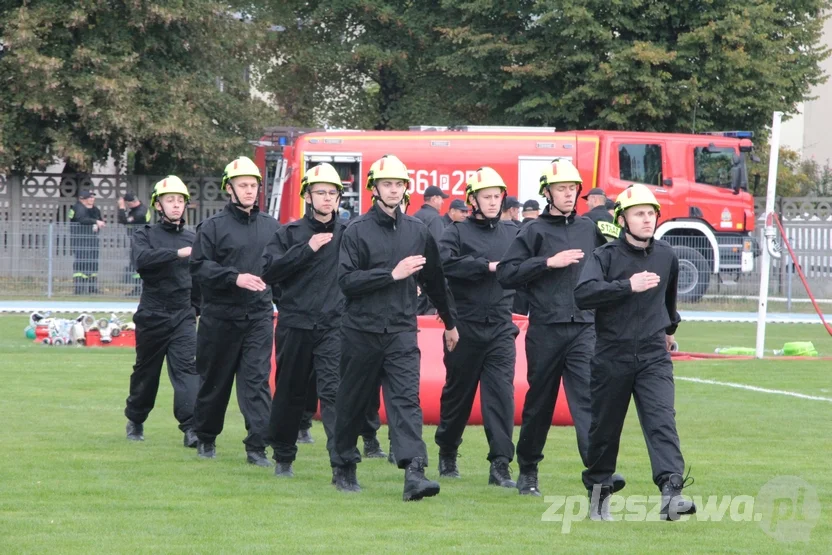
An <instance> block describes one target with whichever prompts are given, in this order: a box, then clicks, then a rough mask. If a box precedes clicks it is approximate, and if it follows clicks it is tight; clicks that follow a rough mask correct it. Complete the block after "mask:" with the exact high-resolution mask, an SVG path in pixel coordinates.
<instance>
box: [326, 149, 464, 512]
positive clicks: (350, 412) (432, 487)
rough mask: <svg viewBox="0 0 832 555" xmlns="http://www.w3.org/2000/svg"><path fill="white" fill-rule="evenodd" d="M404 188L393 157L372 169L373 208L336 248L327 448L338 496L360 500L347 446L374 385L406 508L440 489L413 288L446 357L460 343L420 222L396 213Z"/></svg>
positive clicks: (356, 458) (403, 173)
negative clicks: (435, 320) (429, 446)
mask: <svg viewBox="0 0 832 555" xmlns="http://www.w3.org/2000/svg"><path fill="white" fill-rule="evenodd" d="M408 179H409V178H408V174H407V168H406V167H405V165H404V164H403V163H402V162H401V161H400V160H399V159H398V158H396V157H395V156H392V155H387V156H384V157H382V158H381V159H379V160H377V161H376V162H375V163H373V165H372V166H371V167H370V171H369V173H368V178H367V189H369V190H370V191H372V192H373V196H374V197H375V200H376V202H375V203H374V205H373V207H372V208H371V209H370V210H369V211H368V212H367V213H366V214H363V215H361V216H359V217H358V218H356V219H355V220H353V221H352V223H351V224H350V225H349V226H348V227H347V229H346V230H345V231H344V235H343V237H342V239H341V252H340V257H339V267H338V284H339V285H340V286H341V289H342V290H343V292H344V296H345V297H346V298H347V304H346V310H345V311H344V315H343V317H342V319H341V384H340V386H339V388H338V395H337V399H336V423H335V449H334V450H333V451H332V453H331V454H330V458H331V462H332V466H333V467H335V469H334V471H333V472H334V477H335V485H336V487H337V488H338V489H339V490H340V491H347V492H356V491H360V487H359V484H358V481H357V479H356V475H355V474H356V464H357V463H358V462H360V460H361V456H360V455H359V453H358V449H356V445H355V444H356V440H357V439H358V435H359V433H360V431H361V428H362V426H363V424H364V421H365V418H366V411H367V406H368V405H369V404H370V402H371V399H372V397H373V396H374V395H376V394H377V393H378V382H379V376H381V382H382V389H383V393H384V404H385V407H386V409H387V418H388V422H389V424H390V429H391V432H390V435H391V440H392V442H393V452H394V453H395V456H396V462H397V465H398V467H399V468H402V469H405V481H404V493H403V495H402V497H403V499H404V500H405V501H411V500H418V499H422V498H423V497H430V496H433V495H436V494H437V493H439V484H438V483H437V482H434V481H431V480H428V479H427V478H425V467H426V466H427V462H428V461H427V450H426V448H425V442H424V441H422V409H421V406H420V404H419V384H420V352H419V346H418V343H417V341H416V333H417V328H416V282H417V280H418V281H419V283H420V284H421V287H422V289H423V290H424V291H425V292H426V293H427V295H428V297H429V298H430V299H431V301H432V302H433V304H434V305H435V306H436V307H437V309H438V311H439V315H440V317H441V318H442V321H443V322H444V323H445V329H446V331H445V340H446V342H447V347H448V349H449V350H453V349H454V347H455V346H456V343H457V341H458V340H459V334H458V332H457V330H456V327H455V323H454V315H453V313H452V311H453V310H454V308H453V300H452V298H451V296H450V292H449V291H448V286H447V284H446V283H445V275H444V272H443V271H442V264H441V261H440V259H439V249H438V247H437V245H436V242H435V241H434V240H433V237H432V236H431V235H430V233H429V232H428V229H427V228H426V227H425V225H424V224H423V223H422V222H420V221H419V220H417V219H416V218H413V217H411V216H407V215H406V214H403V213H402V211H401V207H400V204H401V202H402V200H403V197H404V195H405V189H406V186H407V183H408Z"/></svg>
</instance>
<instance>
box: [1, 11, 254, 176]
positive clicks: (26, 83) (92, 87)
mask: <svg viewBox="0 0 832 555" xmlns="http://www.w3.org/2000/svg"><path fill="white" fill-rule="evenodd" d="M5 5H7V6H10V7H8V8H5V9H4V10H3V13H2V18H0V37H2V39H0V40H2V45H3V55H2V58H0V75H1V76H2V80H3V82H4V85H3V86H2V87H0V113H2V114H3V116H2V119H0V169H3V168H5V169H12V170H18V171H26V170H30V169H33V168H43V167H44V166H45V165H47V164H49V163H51V162H52V161H53V160H54V159H56V158H63V159H65V160H66V161H67V162H68V163H70V164H72V165H73V166H75V167H77V168H79V169H85V170H88V169H90V168H91V166H92V164H93V163H94V162H100V161H103V160H105V159H106V158H107V156H108V155H109V154H110V153H112V154H113V155H115V156H116V157H118V156H120V155H121V154H123V153H125V152H127V151H136V157H135V165H136V170H137V171H146V172H151V173H168V172H174V171H183V172H199V171H206V170H212V169H214V168H215V166H216V165H217V164H218V162H217V161H218V160H220V161H221V160H225V159H228V158H229V157H232V156H234V155H237V154H238V153H243V152H246V151H247V150H248V147H247V144H246V140H248V139H250V138H252V137H256V136H257V132H258V131H257V129H258V118H260V117H262V112H261V110H262V106H260V105H259V104H260V103H257V102H253V101H252V100H251V99H250V95H249V85H248V83H247V81H246V68H247V66H248V63H249V62H250V60H251V57H252V55H253V54H254V47H255V46H256V44H257V43H258V40H259V37H260V36H261V35H262V33H261V29H259V28H258V27H257V26H256V25H253V24H247V23H244V22H242V21H240V20H239V19H237V18H235V17H233V16H232V14H231V12H230V9H229V7H228V6H227V5H225V4H223V3H220V2H215V1H213V0H178V1H175V2H137V1H132V0H120V1H119V0H117V1H105V0H86V1H83V2H62V1H58V0H32V1H27V2H22V1H21V2H6V3H5ZM221 89H222V90H221ZM260 123H262V122H260Z"/></svg>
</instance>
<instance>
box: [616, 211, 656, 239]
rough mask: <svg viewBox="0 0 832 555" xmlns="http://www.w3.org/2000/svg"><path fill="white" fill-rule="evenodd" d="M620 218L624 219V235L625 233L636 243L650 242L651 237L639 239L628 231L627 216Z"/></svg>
mask: <svg viewBox="0 0 832 555" xmlns="http://www.w3.org/2000/svg"><path fill="white" fill-rule="evenodd" d="M621 217H622V218H624V233H627V234H628V235H630V237H632V238H633V239H635V240H636V241H641V242H642V243H646V242H648V241H650V240H651V239H652V238H653V236H652V235H651V236H650V237H639V236H638V235H636V234H635V233H633V231H632V230H631V229H630V224H629V223H628V222H627V216H624V215H622V216H621Z"/></svg>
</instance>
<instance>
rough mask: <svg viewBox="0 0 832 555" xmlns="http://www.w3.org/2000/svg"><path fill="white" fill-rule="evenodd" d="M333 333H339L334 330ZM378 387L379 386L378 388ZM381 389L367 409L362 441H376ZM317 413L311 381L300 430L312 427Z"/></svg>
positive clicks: (316, 403) (314, 385) (379, 423)
mask: <svg viewBox="0 0 832 555" xmlns="http://www.w3.org/2000/svg"><path fill="white" fill-rule="evenodd" d="M335 333H338V334H339V336H340V332H339V331H337V330H336V332H335ZM379 387H380V386H379ZM380 395H381V389H379V392H378V395H376V396H375V398H374V399H373V402H372V403H370V407H369V408H368V409H367V421H366V422H365V423H364V428H363V429H362V430H361V437H362V438H364V441H371V440H373V439H376V436H377V435H378V430H379V428H381V419H380V418H379V416H378V409H379V408H380V407H381V399H380ZM317 411H318V389H317V384H316V383H315V382H314V381H313V382H312V383H310V386H309V393H308V396H307V398H306V409H305V410H304V411H303V417H302V418H301V419H300V429H301V430H308V429H310V428H311V427H312V418H314V417H315V413H316V412H317Z"/></svg>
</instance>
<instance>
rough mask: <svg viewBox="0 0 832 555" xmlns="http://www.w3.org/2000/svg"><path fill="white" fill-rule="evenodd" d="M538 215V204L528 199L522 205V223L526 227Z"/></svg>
mask: <svg viewBox="0 0 832 555" xmlns="http://www.w3.org/2000/svg"><path fill="white" fill-rule="evenodd" d="M539 215H540V203H539V202H537V201H536V200H534V199H529V200H527V201H526V202H524V203H523V222H522V225H526V224H528V223H529V222H532V221H534V220H536V219H537V217H538V216H539Z"/></svg>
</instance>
